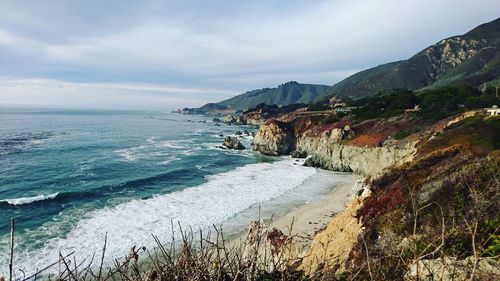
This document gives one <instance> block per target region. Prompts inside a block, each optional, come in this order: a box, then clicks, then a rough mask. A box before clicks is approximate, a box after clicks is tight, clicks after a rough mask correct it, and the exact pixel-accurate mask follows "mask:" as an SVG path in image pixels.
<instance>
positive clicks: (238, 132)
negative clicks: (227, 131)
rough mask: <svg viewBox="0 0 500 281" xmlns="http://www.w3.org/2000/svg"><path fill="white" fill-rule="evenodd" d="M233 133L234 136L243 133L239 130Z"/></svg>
mask: <svg viewBox="0 0 500 281" xmlns="http://www.w3.org/2000/svg"><path fill="white" fill-rule="evenodd" d="M234 135H236V136H242V135H243V133H242V132H241V131H237V132H236V133H234Z"/></svg>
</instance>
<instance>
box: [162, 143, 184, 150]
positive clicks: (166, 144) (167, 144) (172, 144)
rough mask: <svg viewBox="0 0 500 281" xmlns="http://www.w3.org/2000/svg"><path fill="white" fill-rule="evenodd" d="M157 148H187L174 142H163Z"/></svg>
mask: <svg viewBox="0 0 500 281" xmlns="http://www.w3.org/2000/svg"><path fill="white" fill-rule="evenodd" d="M158 146H162V147H166V148H174V149H186V148H187V147H186V146H184V145H180V144H179V143H178V142H176V141H163V142H161V143H160V144H159V145H158Z"/></svg>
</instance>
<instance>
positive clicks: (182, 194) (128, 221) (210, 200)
mask: <svg viewBox="0 0 500 281" xmlns="http://www.w3.org/2000/svg"><path fill="white" fill-rule="evenodd" d="M316 173H317V172H316V170H315V169H314V168H309V167H301V166H298V165H294V161H292V160H289V159H287V160H283V161H278V162H274V163H258V164H249V165H246V166H243V167H240V168H236V169H235V170H233V171H229V172H226V173H221V174H217V175H212V176H209V177H207V182H206V183H204V184H202V185H199V186H196V187H192V188H188V189H185V190H183V191H179V192H174V193H170V194H167V195H160V196H154V197H153V198H150V199H146V200H133V201H130V202H127V203H123V204H120V205H117V206H115V207H111V208H104V209H100V210H96V211H93V212H91V213H89V214H87V216H85V217H84V218H83V219H81V220H80V221H79V222H78V223H77V224H76V227H75V228H74V229H72V230H71V231H70V232H69V233H68V235H67V236H66V237H64V238H63V237H60V238H55V239H51V240H49V241H47V242H46V243H45V245H44V247H43V248H42V249H39V250H38V251H36V252H29V253H21V254H20V255H18V256H17V259H18V261H17V263H16V264H17V265H18V266H19V267H20V268H24V269H26V270H29V271H32V270H35V269H36V268H42V267H43V266H44V265H47V264H49V263H50V262H52V261H54V260H57V257H58V253H59V251H61V252H62V253H63V254H64V253H69V252H71V251H75V252H76V256H77V257H79V258H82V259H83V258H88V257H90V256H91V255H92V254H93V253H94V252H99V251H100V249H101V248H102V244H103V241H104V237H105V235H106V233H107V235H108V236H107V237H108V243H107V250H106V252H107V257H108V260H112V259H113V258H120V257H123V256H124V255H126V254H127V252H128V251H129V250H130V248H131V246H132V245H134V243H138V246H142V245H146V246H148V247H151V246H153V245H154V242H153V241H152V238H151V234H155V235H158V236H159V237H160V238H161V239H163V240H164V241H168V239H169V234H170V233H171V229H170V225H171V222H172V221H173V222H174V225H177V221H178V222H180V223H181V224H182V225H184V226H192V227H193V229H207V228H210V227H211V226H212V225H213V224H220V223H223V222H224V221H227V220H228V219H230V218H232V217H234V216H235V215H237V214H238V213H241V212H243V211H244V210H246V209H248V208H250V207H252V206H255V205H256V204H260V203H262V202H265V201H268V200H271V199H274V198H277V197H279V196H281V195H283V194H285V193H286V192H287V191H290V190H293V189H294V188H296V187H298V186H300V185H301V184H303V183H304V182H305V181H306V180H307V179H308V178H310V177H311V176H313V175H314V174H316ZM27 257H29V258H27ZM23 262H24V263H25V264H23Z"/></svg>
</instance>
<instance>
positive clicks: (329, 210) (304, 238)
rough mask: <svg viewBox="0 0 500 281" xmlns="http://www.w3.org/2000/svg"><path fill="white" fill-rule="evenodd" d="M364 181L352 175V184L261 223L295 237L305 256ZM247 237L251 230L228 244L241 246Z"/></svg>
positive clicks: (350, 181) (231, 237) (337, 187)
mask: <svg viewBox="0 0 500 281" xmlns="http://www.w3.org/2000/svg"><path fill="white" fill-rule="evenodd" d="M360 179H361V177H360V176H357V175H354V174H351V179H350V180H349V181H348V182H344V183H338V184H336V185H334V186H332V187H331V188H332V190H331V191H329V192H328V193H326V194H325V195H323V196H321V198H318V199H317V200H313V201H311V202H306V203H303V204H301V205H299V206H297V207H295V208H293V209H291V210H289V211H286V212H285V213H284V214H282V215H281V216H278V217H275V218H273V217H263V218H261V220H262V221H263V222H265V224H266V226H267V227H268V228H269V229H272V228H277V229H278V230H280V231H282V232H283V234H285V235H287V236H288V235H291V236H293V237H294V244H295V245H296V246H298V248H299V249H300V251H301V252H302V251H304V250H306V249H307V248H308V247H309V245H310V243H311V241H312V240H313V239H314V236H315V235H316V234H317V233H318V232H320V231H321V230H323V229H324V228H325V227H326V225H327V224H328V223H329V222H330V220H331V219H332V218H333V217H334V216H335V215H336V214H337V213H338V212H341V211H343V210H345V208H346V205H347V204H348V203H349V202H350V201H351V199H352V192H353V190H354V186H355V184H356V182H358V181H359V180H360ZM304 185H307V183H304ZM292 223H293V224H292ZM249 224H250V222H249ZM290 226H291V229H290ZM247 234H248V226H247V227H246V228H245V229H243V230H241V231H240V232H238V233H235V234H232V235H230V236H229V237H228V239H227V240H228V242H229V243H230V244H231V245H238V244H241V243H244V242H245V240H246V236H247Z"/></svg>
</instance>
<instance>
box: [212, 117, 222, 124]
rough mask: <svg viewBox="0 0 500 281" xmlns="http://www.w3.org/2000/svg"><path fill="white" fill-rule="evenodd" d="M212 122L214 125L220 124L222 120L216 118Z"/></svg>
mask: <svg viewBox="0 0 500 281" xmlns="http://www.w3.org/2000/svg"><path fill="white" fill-rule="evenodd" d="M212 122H214V123H220V122H221V120H220V119H219V118H217V117H215V118H214V119H212Z"/></svg>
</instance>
